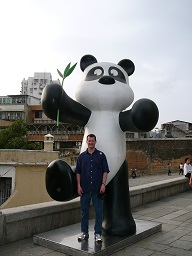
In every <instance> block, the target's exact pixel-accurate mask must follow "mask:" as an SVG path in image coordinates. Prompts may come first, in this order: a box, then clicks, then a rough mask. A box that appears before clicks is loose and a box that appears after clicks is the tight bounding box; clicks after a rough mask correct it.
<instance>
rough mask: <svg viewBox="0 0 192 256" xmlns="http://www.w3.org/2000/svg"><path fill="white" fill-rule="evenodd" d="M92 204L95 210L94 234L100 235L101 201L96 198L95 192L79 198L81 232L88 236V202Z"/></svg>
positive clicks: (101, 219)
mask: <svg viewBox="0 0 192 256" xmlns="http://www.w3.org/2000/svg"><path fill="white" fill-rule="evenodd" d="M91 199H92V202H93V206H94V209H95V216H96V217H95V226H94V230H95V234H100V235H101V233H102V221H103V200H102V199H100V198H99V197H98V193H97V192H88V193H84V194H83V195H82V196H81V213H82V220H81V232H83V233H86V234H88V232H89V206H90V202H91Z"/></svg>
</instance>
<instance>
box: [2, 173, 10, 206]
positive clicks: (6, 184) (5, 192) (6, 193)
mask: <svg viewBox="0 0 192 256" xmlns="http://www.w3.org/2000/svg"><path fill="white" fill-rule="evenodd" d="M11 184H12V178H4V177H1V178H0V205H2V204H3V203H4V202H5V201H6V200H7V199H8V198H9V197H10V195H11Z"/></svg>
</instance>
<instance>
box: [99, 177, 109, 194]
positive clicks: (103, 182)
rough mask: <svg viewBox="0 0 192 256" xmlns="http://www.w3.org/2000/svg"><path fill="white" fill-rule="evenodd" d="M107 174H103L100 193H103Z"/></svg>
mask: <svg viewBox="0 0 192 256" xmlns="http://www.w3.org/2000/svg"><path fill="white" fill-rule="evenodd" d="M107 175H108V173H107V172H104V173H103V180H102V184H101V188H100V193H104V192H105V186H106V182H107Z"/></svg>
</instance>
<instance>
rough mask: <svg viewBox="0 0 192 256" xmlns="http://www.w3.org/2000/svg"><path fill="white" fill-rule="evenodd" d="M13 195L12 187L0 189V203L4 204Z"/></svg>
mask: <svg viewBox="0 0 192 256" xmlns="http://www.w3.org/2000/svg"><path fill="white" fill-rule="evenodd" d="M10 195H11V189H0V205H2V204H3V203H4V202H5V201H6V200H7V199H8V198H9V197H10Z"/></svg>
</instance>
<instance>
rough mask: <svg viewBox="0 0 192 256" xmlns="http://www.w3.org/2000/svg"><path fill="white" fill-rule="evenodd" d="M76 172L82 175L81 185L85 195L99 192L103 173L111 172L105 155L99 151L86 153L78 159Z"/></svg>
mask: <svg viewBox="0 0 192 256" xmlns="http://www.w3.org/2000/svg"><path fill="white" fill-rule="evenodd" d="M75 172H76V173H79V174H80V175H81V176H80V184H81V187H82V189H83V192H84V193H87V192H90V191H91V192H99V190H100V187H101V184H102V180H103V173H104V172H107V173H108V172H109V167H108V163H107V159H106V156H105V154H104V153H103V152H101V151H99V150H97V149H95V151H94V152H93V153H92V154H90V153H89V152H88V150H86V151H84V152H83V153H81V154H80V155H79V157H78V159H77V166H76V170H75Z"/></svg>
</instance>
